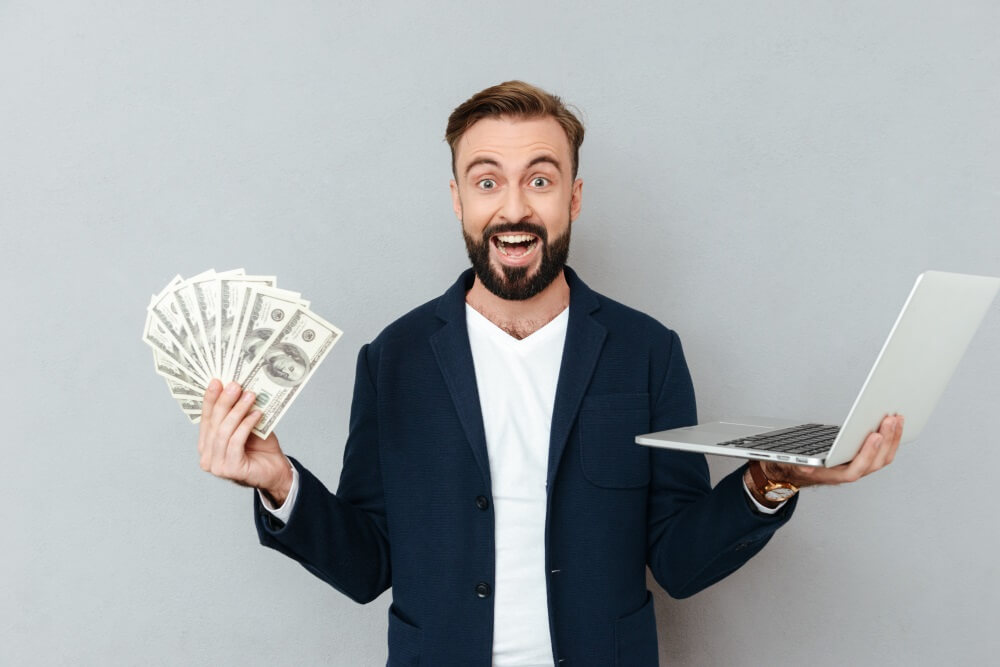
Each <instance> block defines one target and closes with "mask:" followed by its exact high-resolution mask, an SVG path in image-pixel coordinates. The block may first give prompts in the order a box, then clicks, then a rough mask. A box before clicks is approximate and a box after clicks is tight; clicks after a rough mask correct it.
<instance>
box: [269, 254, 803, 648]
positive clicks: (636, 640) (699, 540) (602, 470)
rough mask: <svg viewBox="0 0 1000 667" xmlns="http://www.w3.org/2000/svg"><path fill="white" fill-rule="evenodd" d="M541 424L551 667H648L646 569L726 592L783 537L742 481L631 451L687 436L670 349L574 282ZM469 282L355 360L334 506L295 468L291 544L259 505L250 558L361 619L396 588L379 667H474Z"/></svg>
mask: <svg viewBox="0 0 1000 667" xmlns="http://www.w3.org/2000/svg"><path fill="white" fill-rule="evenodd" d="M566 279H567V281H568V282H569V287H570V310H569V325H568V330H567V333H566V343H565V349H564V352H563V358H562V367H561V370H560V374H559V381H558V385H557V390H556V398H555V407H554V410H553V413H552V435H551V441H550V443H549V461H548V477H547V495H548V501H547V513H546V528H545V559H546V563H545V568H546V579H547V588H548V612H549V628H550V633H551V638H552V647H553V654H554V655H553V661H554V662H555V663H556V664H558V665H560V666H561V667H566V666H568V665H602V666H603V665H656V664H657V646H656V621H655V619H654V616H653V600H652V596H651V595H650V593H649V591H648V590H647V589H646V567H647V565H648V566H649V569H650V570H651V571H652V573H653V576H654V577H655V578H656V581H657V582H659V584H660V585H661V586H663V588H665V589H666V591H667V592H668V593H669V594H670V595H672V596H674V597H686V596H689V595H692V594H694V593H696V592H698V591H699V590H701V589H703V588H705V587H706V586H709V585H711V584H713V583H715V582H716V581H718V580H720V579H722V578H723V577H725V576H726V575H728V574H729V573H731V572H733V571H734V570H736V569H737V568H738V567H740V566H741V565H742V564H743V563H744V562H746V561H747V560H748V559H749V558H750V557H751V556H753V555H754V554H755V553H757V552H758V551H759V550H760V549H761V548H762V547H763V546H764V544H765V543H766V542H767V541H768V539H770V537H771V535H772V534H773V533H774V531H775V530H777V528H778V527H779V526H781V525H782V524H783V523H784V522H785V521H787V520H788V518H789V517H790V515H791V513H792V510H793V509H794V504H795V500H792V501H790V502H789V503H788V506H786V507H785V508H783V509H782V510H781V511H780V512H779V513H778V514H777V515H774V516H768V515H761V514H758V513H757V512H755V511H754V509H753V508H752V506H751V504H750V503H749V501H748V499H747V498H746V494H745V492H744V490H743V486H742V481H741V477H742V475H743V468H740V469H739V470H736V471H735V472H734V473H732V474H731V475H729V476H727V477H725V478H724V479H723V480H722V481H721V482H719V484H718V485H717V486H716V487H715V488H714V489H713V488H712V487H711V484H710V481H709V474H708V466H707V464H706V461H705V457H704V456H701V455H697V454H690V453H683V452H674V451H668V450H662V449H652V448H647V447H643V446H640V445H636V444H635V442H634V438H635V436H636V435H637V434H640V433H646V432H649V431H655V430H660V429H667V428H673V427H677V426H686V425H690V424H695V423H697V417H696V413H695V399H694V390H693V388H692V385H691V378H690V375H689V373H688V369H687V365H686V363H685V361H684V354H683V352H682V351H681V344H680V340H679V339H678V337H677V334H675V333H674V332H672V331H670V330H669V329H667V328H666V327H664V326H662V325H661V324H659V323H658V322H656V321H655V320H653V319H652V318H650V317H648V316H647V315H644V314H642V313H640V312H638V311H636V310H633V309H631V308H628V307H626V306H623V305H622V304H619V303H616V302H615V301H612V300H611V299H608V298H606V297H604V296H602V295H600V294H598V293H596V292H594V291H592V290H591V289H590V288H588V287H587V286H586V285H585V284H584V283H583V281H581V280H580V279H579V278H578V277H577V275H576V274H575V273H574V272H573V271H572V270H570V269H568V268H567V269H566ZM472 280H473V273H472V271H471V270H469V271H467V272H465V273H464V274H463V275H462V276H461V277H460V278H459V279H458V281H457V282H455V284H454V285H452V287H451V288H450V289H449V290H448V291H447V292H446V293H445V294H444V295H443V296H441V297H439V298H437V299H434V300H433V301H430V302H428V303H426V304H424V305H423V306H420V307H419V308H416V309H415V310H413V311H411V312H410V313H408V314H407V315H405V316H403V317H402V318H400V319H399V320H397V321H396V322H394V323H393V324H391V325H390V326H389V327H387V328H386V329H385V330H384V331H383V332H382V333H381V334H380V335H379V336H378V337H377V338H376V339H375V340H374V341H372V343H371V344H369V345H366V346H364V347H363V348H362V349H361V352H360V354H359V355H358V364H357V375H356V380H355V388H354V399H353V403H352V406H351V418H350V434H349V436H348V440H347V445H346V449H345V451H344V464H343V470H342V472H341V476H340V486H339V487H338V489H337V493H336V494H332V493H330V492H329V491H328V490H327V489H326V488H325V487H324V485H323V484H322V483H321V482H320V481H319V480H318V479H317V478H316V477H315V476H314V475H313V474H311V473H310V472H309V471H308V470H307V469H306V468H305V467H303V466H302V464H300V463H299V462H298V461H295V460H294V459H293V464H294V465H295V466H296V468H298V471H299V475H300V489H299V495H298V500H297V502H296V504H295V507H294V509H293V511H292V514H291V516H290V517H289V520H288V523H287V524H281V523H280V522H278V521H276V520H275V519H274V518H273V517H272V516H271V515H270V514H269V513H268V512H267V511H266V510H264V509H263V507H262V506H261V505H260V502H259V500H258V499H257V494H256V493H255V494H254V502H255V505H256V511H255V518H256V523H257V530H258V534H259V536H260V541H261V543H262V544H264V545H265V546H268V547H271V548H274V549H277V550H278V551H280V552H282V553H284V554H286V555H288V556H290V557H292V558H294V559H295V560H297V561H298V562H300V563H301V564H302V565H303V566H305V568H306V569H308V570H309V571H310V572H312V573H313V574H315V575H316V576H318V577H319V578H320V579H322V580H323V581H326V582H327V583H329V584H330V585H331V586H333V587H334V588H335V589H337V590H338V591H340V592H342V593H344V594H345V595H347V596H348V597H350V598H351V599H353V600H356V601H358V602H362V603H364V602H369V601H371V600H374V599H375V598H377V597H378V596H379V595H380V594H381V593H382V592H383V591H385V590H386V589H387V588H389V587H390V586H391V587H392V598H393V602H392V605H391V607H390V609H389V660H388V664H389V665H417V664H421V665H462V666H463V667H464V666H479V665H481V666H483V667H488V666H489V665H490V664H491V658H492V643H493V597H492V591H493V586H494V531H493V521H494V517H493V503H492V498H491V495H490V488H491V487H490V469H489V462H488V458H487V453H486V439H485V435H484V431H483V422H482V413H481V410H480V406H479V397H478V393H477V390H476V376H475V371H474V368H473V363H472V353H471V350H470V347H469V338H468V333H467V330H466V323H465V293H466V291H467V290H468V289H469V288H470V287H471V286H472Z"/></svg>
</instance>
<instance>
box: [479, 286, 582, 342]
mask: <svg viewBox="0 0 1000 667" xmlns="http://www.w3.org/2000/svg"><path fill="white" fill-rule="evenodd" d="M465 302H466V303H468V304H469V305H470V306H472V307H473V308H475V309H476V310H477V311H478V312H479V313H480V314H481V315H482V316H483V317H485V318H486V319H488V320H489V321H490V322H492V323H493V324H495V325H497V326H498V327H500V328H501V329H503V330H504V331H506V332H507V333H508V334H510V335H511V336H513V337H514V338H518V339H521V338H526V337H528V336H530V335H531V334H533V333H535V332H536V331H538V330H539V329H541V328H542V327H543V326H545V325H546V324H548V323H549V322H551V321H552V320H554V319H555V318H556V317H557V316H558V315H559V313H561V312H562V311H564V310H566V308H567V307H568V306H569V283H567V282H566V273H565V272H561V273H560V274H559V275H558V276H557V277H556V279H555V280H553V281H552V282H551V283H550V284H549V286H548V287H546V288H545V289H543V290H542V291H541V292H539V293H538V294H536V295H535V296H533V297H531V298H530V299H524V300H523V301H511V300H508V299H502V298H500V297H498V296H497V295H496V294H494V293H493V292H491V291H489V290H488V289H486V287H485V286H484V285H483V284H482V283H481V282H479V278H478V277H477V278H476V280H475V282H473V283H472V289H470V290H469V291H468V292H466V293H465Z"/></svg>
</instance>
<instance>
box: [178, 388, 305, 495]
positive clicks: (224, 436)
mask: <svg viewBox="0 0 1000 667" xmlns="http://www.w3.org/2000/svg"><path fill="white" fill-rule="evenodd" d="M255 398H256V396H254V394H253V392H250V391H246V392H244V391H243V390H242V388H241V387H240V385H238V384H237V383H235V382H230V383H229V385H228V386H227V387H226V388H225V390H223V388H222V383H221V382H220V381H219V380H215V379H213V380H212V381H211V382H210V383H209V384H208V388H207V389H206V390H205V399H204V402H203V403H202V409H201V426H200V429H199V431H198V453H199V454H200V455H201V469H202V470H204V471H206V472H210V473H212V474H213V475H215V476H216V477H222V478H223V479H229V480H232V481H234V482H236V483H237V484H240V485H242V486H252V487H256V488H258V489H260V490H261V491H262V492H264V494H265V495H267V496H268V500H270V501H271V502H272V503H273V504H274V505H275V506H281V504H282V503H284V502H285V498H286V497H287V496H288V491H289V489H290V488H291V486H292V471H291V468H289V466H288V459H286V458H285V455H284V454H283V453H282V451H281V447H280V446H279V445H278V438H277V437H276V436H275V435H274V433H272V434H271V435H269V436H268V437H267V438H266V439H263V440H262V439H261V438H259V437H257V436H256V435H254V434H253V433H252V432H251V431H252V430H253V427H254V424H256V423H257V422H258V421H259V420H260V416H261V413H260V411H259V410H253V411H251V408H252V407H253V404H254V399H255Z"/></svg>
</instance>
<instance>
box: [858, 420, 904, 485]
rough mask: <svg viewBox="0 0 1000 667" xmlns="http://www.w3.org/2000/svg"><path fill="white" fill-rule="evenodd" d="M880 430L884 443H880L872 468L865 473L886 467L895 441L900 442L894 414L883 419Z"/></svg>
mask: <svg viewBox="0 0 1000 667" xmlns="http://www.w3.org/2000/svg"><path fill="white" fill-rule="evenodd" d="M878 432H879V435H881V436H882V443H881V444H880V445H879V448H878V451H877V452H876V453H875V458H874V460H873V461H872V464H871V467H870V469H869V470H868V471H866V472H865V473H864V474H866V475H867V474H869V473H872V472H875V471H876V470H881V469H882V468H883V467H885V465H886V459H887V458H888V456H889V452H890V450H891V449H892V445H893V443H894V442H895V443H897V444H898V437H897V431H896V418H895V417H894V416H890V417H886V418H885V419H883V420H882V424H881V425H880V426H879V430H878Z"/></svg>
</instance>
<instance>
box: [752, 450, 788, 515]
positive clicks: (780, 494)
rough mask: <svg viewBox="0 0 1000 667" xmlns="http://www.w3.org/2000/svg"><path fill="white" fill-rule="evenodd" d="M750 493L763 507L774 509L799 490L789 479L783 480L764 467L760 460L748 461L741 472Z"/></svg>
mask: <svg viewBox="0 0 1000 667" xmlns="http://www.w3.org/2000/svg"><path fill="white" fill-rule="evenodd" d="M743 481H744V482H745V483H746V485H747V488H748V489H749V490H750V494H751V495H752V496H753V497H754V499H755V500H757V502H759V503H760V504H761V505H763V506H764V507H767V508H769V509H775V508H778V507H781V506H782V504H784V503H785V502H786V501H787V500H788V499H790V498H791V497H792V496H794V495H795V494H796V493H798V492H799V488H798V486H796V485H795V484H793V483H792V482H789V481H783V480H781V479H780V477H778V476H777V475H773V472H772V471H771V470H768V469H766V468H765V467H764V463H763V462H762V461H757V460H754V461H750V463H749V464H748V465H747V468H746V470H745V471H744V473H743Z"/></svg>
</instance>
